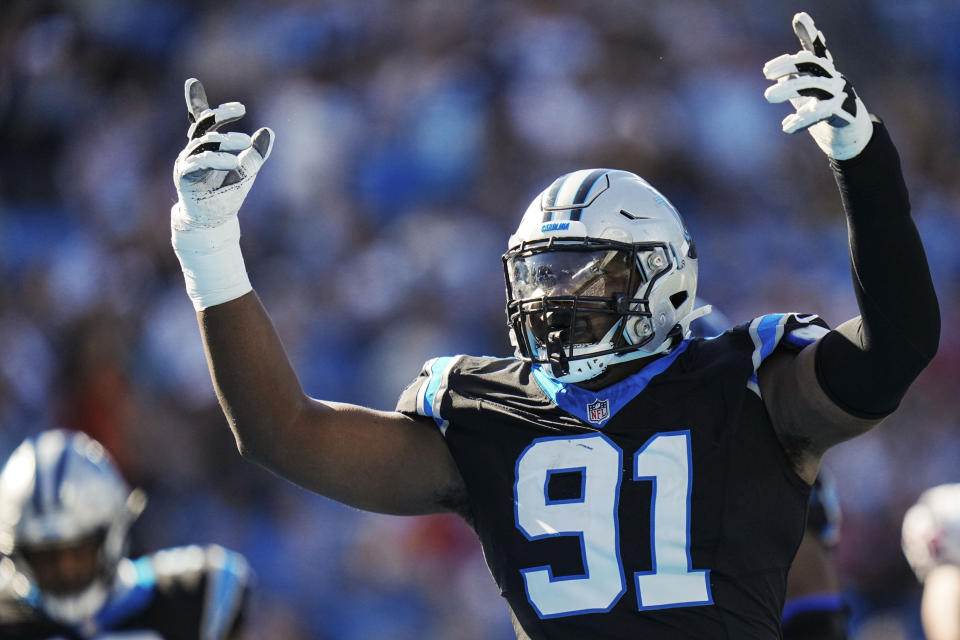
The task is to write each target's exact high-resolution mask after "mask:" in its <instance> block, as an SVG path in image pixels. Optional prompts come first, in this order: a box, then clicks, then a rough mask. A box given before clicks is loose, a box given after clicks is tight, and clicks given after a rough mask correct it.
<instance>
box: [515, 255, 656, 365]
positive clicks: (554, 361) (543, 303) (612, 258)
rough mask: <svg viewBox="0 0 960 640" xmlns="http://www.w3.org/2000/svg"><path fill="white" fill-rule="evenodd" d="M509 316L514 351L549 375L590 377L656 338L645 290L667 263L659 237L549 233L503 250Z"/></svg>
mask: <svg viewBox="0 0 960 640" xmlns="http://www.w3.org/2000/svg"><path fill="white" fill-rule="evenodd" d="M503 264H504V271H505V277H506V283H507V317H508V322H509V323H510V326H511V328H512V330H513V334H514V335H515V336H516V338H517V347H518V350H519V352H520V355H521V356H522V357H524V358H525V359H529V360H530V361H532V362H536V363H541V364H549V365H550V371H551V374H552V376H553V377H554V378H556V379H558V380H562V381H570V382H576V381H581V380H586V379H589V378H592V377H594V376H596V375H598V374H599V373H601V372H602V370H603V369H604V368H605V367H606V366H607V364H609V363H610V362H612V361H615V360H618V359H630V358H629V357H624V356H628V355H630V354H636V355H635V356H634V357H637V356H639V355H647V354H646V353H638V352H640V350H641V349H642V348H643V347H644V346H645V345H647V344H648V343H649V342H650V341H651V340H652V339H653V337H654V335H655V332H654V330H653V325H652V323H651V316H652V315H653V312H652V310H651V307H650V302H649V299H648V293H649V291H650V290H651V289H652V288H653V286H654V285H655V284H656V281H657V280H658V279H659V278H660V277H662V276H663V275H665V274H667V273H668V272H669V271H670V269H671V268H672V266H673V264H672V258H671V252H670V251H669V249H668V247H667V245H666V244H665V243H661V242H648V243H626V242H618V241H615V240H608V239H602V238H562V239H561V238H551V239H546V240H535V241H529V242H524V243H522V244H521V245H520V246H518V247H516V248H514V249H512V250H510V251H508V252H507V253H506V254H504V256H503Z"/></svg>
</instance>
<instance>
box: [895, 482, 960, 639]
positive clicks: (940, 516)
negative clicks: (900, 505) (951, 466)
mask: <svg viewBox="0 0 960 640" xmlns="http://www.w3.org/2000/svg"><path fill="white" fill-rule="evenodd" d="M902 542H903V553H904V555H905V556H906V557H907V562H909V563H910V566H911V567H912V568H913V571H914V573H916V574H917V578H918V579H919V580H920V582H922V583H923V599H922V601H921V606H920V616H921V619H922V621H923V630H924V632H925V633H926V636H927V639H928V640H960V484H944V485H939V486H936V487H932V488H930V489H927V490H926V491H924V492H923V493H922V494H921V495H920V498H919V499H918V500H917V503H916V504H914V505H913V506H912V507H910V508H909V509H908V510H907V513H906V515H905V516H904V518H903V537H902Z"/></svg>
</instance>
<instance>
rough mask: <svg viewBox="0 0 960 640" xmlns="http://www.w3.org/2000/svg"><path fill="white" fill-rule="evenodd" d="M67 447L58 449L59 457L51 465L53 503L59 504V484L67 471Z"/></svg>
mask: <svg viewBox="0 0 960 640" xmlns="http://www.w3.org/2000/svg"><path fill="white" fill-rule="evenodd" d="M69 450H70V449H69V447H64V448H63V450H61V451H60V457H59V458H58V459H57V464H56V465H55V466H54V467H53V503H54V504H60V485H62V484H63V477H64V475H65V474H66V472H67V460H68V459H69V458H70V456H68V455H67V453H68V452H69Z"/></svg>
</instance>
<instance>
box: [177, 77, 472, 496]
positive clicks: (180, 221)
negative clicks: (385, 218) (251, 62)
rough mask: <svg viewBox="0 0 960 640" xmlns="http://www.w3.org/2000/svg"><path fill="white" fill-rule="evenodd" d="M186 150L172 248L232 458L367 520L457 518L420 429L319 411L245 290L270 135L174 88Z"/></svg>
mask: <svg viewBox="0 0 960 640" xmlns="http://www.w3.org/2000/svg"><path fill="white" fill-rule="evenodd" d="M185 94H186V100H187V108H188V113H189V117H190V121H191V123H192V124H191V126H190V129H189V132H188V139H189V142H188V143H187V146H186V147H185V148H184V150H183V151H182V152H181V153H180V155H179V156H178V158H177V162H176V165H175V168H174V182H175V184H176V187H177V193H178V196H179V199H178V202H177V204H175V205H174V206H173V209H172V211H171V231H172V239H173V246H174V249H175V251H176V253H177V257H178V258H179V259H180V263H181V266H182V268H183V273H184V278H185V280H186V283H187V292H188V294H189V296H190V298H191V300H192V301H193V304H194V308H195V309H196V310H197V314H198V320H199V324H200V332H201V334H202V336H203V341H204V345H205V351H206V355H207V363H208V365H209V367H210V375H211V378H212V379H213V385H214V388H215V390H216V392H217V397H218V399H219V401H220V406H221V407H222V408H223V412H224V414H225V415H226V417H227V421H228V422H229V424H230V428H231V429H232V430H233V433H234V436H235V437H236V440H237V446H238V447H239V449H240V451H241V453H243V454H244V455H245V456H247V457H249V458H251V459H253V460H255V461H256V462H258V463H259V464H261V465H263V466H265V467H267V468H268V469H270V470H271V471H273V472H275V473H277V474H278V475H281V476H283V477H285V478H287V479H289V480H291V481H293V482H295V483H297V484H299V485H301V486H303V487H305V488H307V489H310V490H312V491H315V492H317V493H320V494H323V495H325V496H328V497H330V498H333V499H335V500H338V501H340V502H343V503H346V504H349V505H351V506H355V507H358V508H361V509H367V510H370V511H379V512H383V513H395V514H419V513H433V512H439V511H449V510H458V509H460V505H461V503H462V495H463V488H462V480H461V479H460V475H459V472H458V471H457V469H456V466H455V465H454V463H453V459H452V457H451V456H450V453H449V451H448V450H447V447H446V443H445V442H444V441H443V437H442V435H441V434H440V432H439V430H438V429H437V428H436V426H435V425H434V424H433V423H432V422H431V421H428V420H425V419H424V420H418V419H413V418H409V417H407V416H404V415H402V414H400V413H395V412H382V411H374V410H372V409H368V408H365V407H360V406H356V405H348V404H342V403H335V402H323V401H319V400H315V399H313V398H310V397H308V396H307V395H306V394H305V393H304V391H303V389H302V388H301V386H300V382H299V380H298V378H297V375H296V373H295V372H294V370H293V368H292V366H291V365H290V361H289V359H288V357H287V355H286V352H285V351H284V348H283V345H282V344H281V341H280V338H279V336H278V335H277V333H276V330H275V329H274V327H273V323H272V322H271V321H270V318H269V316H268V315H267V312H266V311H265V310H264V308H263V305H261V303H260V300H259V298H258V297H257V296H256V294H255V293H254V292H253V291H252V287H251V285H250V281H249V279H248V278H247V273H246V269H245V267H244V264H243V257H242V255H241V253H240V245H239V239H240V226H239V221H238V218H237V212H238V211H239V209H240V206H241V204H242V203H243V200H244V198H245V197H246V194H247V192H248V191H249V190H250V187H251V186H252V184H253V180H254V179H255V178H256V175H257V172H258V171H259V170H260V168H261V166H262V165H263V163H264V162H265V161H266V159H267V158H268V157H269V156H270V152H271V150H272V148H273V141H274V134H273V132H272V131H271V130H270V129H266V128H263V129H260V130H259V131H257V132H256V133H255V134H254V135H253V136H252V137H251V136H247V135H246V134H242V133H219V129H220V128H222V127H224V126H225V125H227V124H230V123H232V122H235V121H237V120H239V119H240V118H241V117H242V116H243V115H244V112H245V110H244V107H243V105H241V104H240V103H237V102H231V103H226V104H222V105H220V106H219V107H216V108H213V109H211V108H210V107H209V105H208V103H207V97H206V93H205V92H204V89H203V86H202V85H201V84H200V82H199V81H197V80H195V79H190V80H187V82H186V86H185Z"/></svg>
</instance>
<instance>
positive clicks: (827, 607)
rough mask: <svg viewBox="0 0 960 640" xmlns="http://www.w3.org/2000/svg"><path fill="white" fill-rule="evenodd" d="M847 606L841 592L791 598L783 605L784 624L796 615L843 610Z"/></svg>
mask: <svg viewBox="0 0 960 640" xmlns="http://www.w3.org/2000/svg"><path fill="white" fill-rule="evenodd" d="M845 606H846V604H845V603H844V601H843V596H842V595H840V594H839V593H811V594H809V595H805V596H800V597H798V598H791V599H790V600H787V603H786V604H785V605H784V606H783V619H782V624H787V622H789V621H790V619H791V618H793V617H794V616H798V615H801V614H804V613H813V612H815V611H825V612H833V611H843V609H844V608H845Z"/></svg>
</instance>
